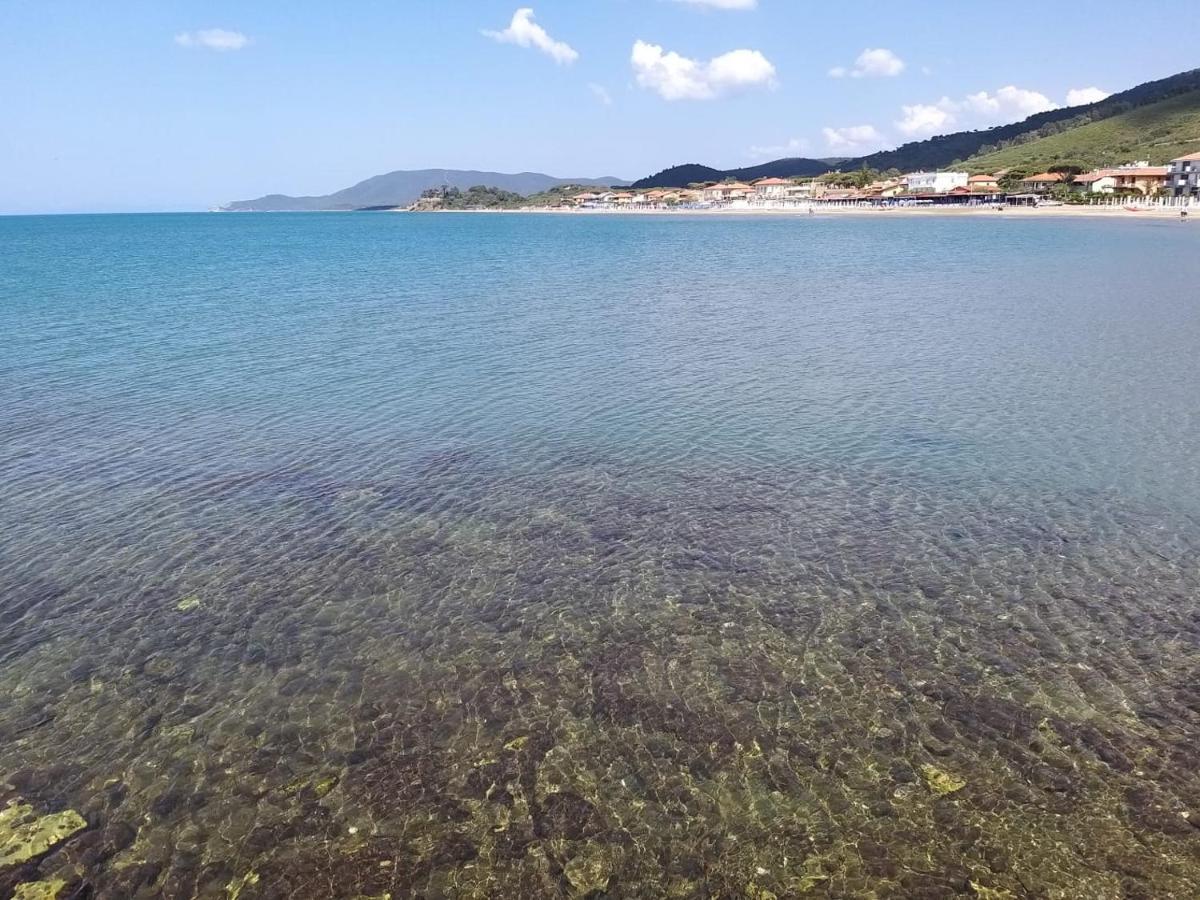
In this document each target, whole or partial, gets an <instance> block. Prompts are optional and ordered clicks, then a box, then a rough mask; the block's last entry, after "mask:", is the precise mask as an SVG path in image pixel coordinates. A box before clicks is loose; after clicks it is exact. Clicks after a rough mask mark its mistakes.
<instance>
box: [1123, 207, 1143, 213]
mask: <svg viewBox="0 0 1200 900" xmlns="http://www.w3.org/2000/svg"><path fill="white" fill-rule="evenodd" d="M1124 210H1125V212H1141V211H1142V207H1140V206H1126V207H1124Z"/></svg>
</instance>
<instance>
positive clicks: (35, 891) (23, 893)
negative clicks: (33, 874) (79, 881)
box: [13, 878, 67, 900]
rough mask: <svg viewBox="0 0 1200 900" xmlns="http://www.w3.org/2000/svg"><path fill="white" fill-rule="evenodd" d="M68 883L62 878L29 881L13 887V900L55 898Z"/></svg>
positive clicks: (52, 899) (51, 899)
mask: <svg viewBox="0 0 1200 900" xmlns="http://www.w3.org/2000/svg"><path fill="white" fill-rule="evenodd" d="M66 886H67V883H66V882H65V881H63V880H62V879H61V878H51V879H49V880H48V881H27V882H25V883H24V884H18V885H17V886H16V887H15V888H14V889H13V900H55V898H56V897H57V896H58V895H59V893H60V892H61V891H62V889H63V888H65V887H66Z"/></svg>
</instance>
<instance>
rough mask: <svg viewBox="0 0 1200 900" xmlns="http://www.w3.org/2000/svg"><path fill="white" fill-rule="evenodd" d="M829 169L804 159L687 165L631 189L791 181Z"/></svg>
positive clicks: (824, 162) (819, 161)
mask: <svg viewBox="0 0 1200 900" xmlns="http://www.w3.org/2000/svg"><path fill="white" fill-rule="evenodd" d="M832 168H833V166H832V165H831V164H830V162H829V160H824V159H805V158H803V157H794V158H791V159H777V160H775V161H774V162H769V163H763V164H762V165H758V166H747V167H746V168H743V169H711V168H709V167H708V166H702V165H699V164H697V163H689V164H687V165H682V166H672V167H671V168H669V169H663V171H661V172H659V173H657V174H655V175H651V176H650V177H649V178H643V179H641V180H640V181H635V182H634V183H633V187H635V188H638V189H643V188H658V187H687V186H688V185H689V184H697V183H700V182H704V181H724V180H725V179H727V178H735V179H737V180H738V181H753V180H754V179H756V178H793V177H796V176H813V175H824V174H825V173H826V172H828V171H830V170H831V169H832Z"/></svg>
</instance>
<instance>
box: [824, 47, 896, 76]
mask: <svg viewBox="0 0 1200 900" xmlns="http://www.w3.org/2000/svg"><path fill="white" fill-rule="evenodd" d="M904 65H905V64H904V60H902V59H901V58H900V57H899V56H897V55H896V54H895V53H893V52H892V51H891V50H888V49H886V48H883V47H879V48H876V49H871V48H869V47H868V48H867V49H866V50H864V51H863V52H862V53H860V54H858V59H856V60H855V61H854V66H853V67H852V68H846V67H845V66H834V67H833V68H832V69H830V70H829V75H830V77H831V78H845V77H846V76H847V75H849V76H850V77H851V78H895V77H896V76H897V75H899V74H900V73H901V72H903V71H904Z"/></svg>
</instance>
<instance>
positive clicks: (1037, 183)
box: [1021, 172, 1067, 194]
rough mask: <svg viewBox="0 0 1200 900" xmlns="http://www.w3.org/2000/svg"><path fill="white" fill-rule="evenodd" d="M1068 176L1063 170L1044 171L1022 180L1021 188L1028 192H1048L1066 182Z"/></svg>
mask: <svg viewBox="0 0 1200 900" xmlns="http://www.w3.org/2000/svg"><path fill="white" fill-rule="evenodd" d="M1066 180H1067V176H1066V175H1064V174H1063V173H1062V172H1042V173H1041V174H1039V175H1030V176H1029V177H1028V178H1026V179H1024V180H1023V181H1022V182H1021V188H1022V190H1024V191H1025V192H1026V193H1028V194H1048V193H1050V191H1051V190H1052V189H1053V188H1054V187H1056V186H1057V185H1060V184H1064V183H1065V182H1066Z"/></svg>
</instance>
